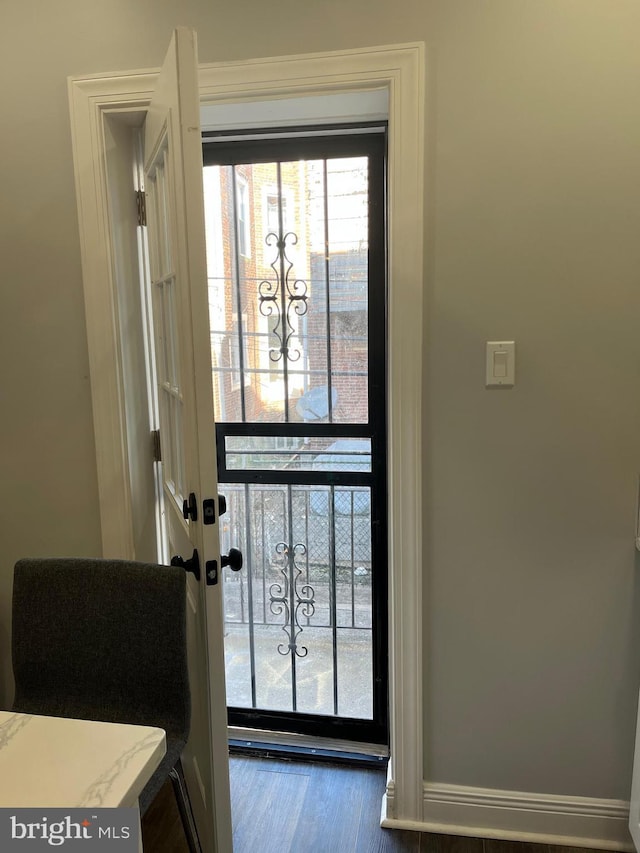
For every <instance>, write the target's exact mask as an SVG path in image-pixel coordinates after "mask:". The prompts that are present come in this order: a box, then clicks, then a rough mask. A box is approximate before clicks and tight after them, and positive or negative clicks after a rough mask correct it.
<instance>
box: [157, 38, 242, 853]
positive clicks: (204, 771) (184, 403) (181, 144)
mask: <svg viewBox="0 0 640 853" xmlns="http://www.w3.org/2000/svg"><path fill="white" fill-rule="evenodd" d="M199 110H200V105H199V99H198V81H197V54H196V36H195V33H194V32H192V31H190V30H188V29H185V28H180V29H177V30H176V31H175V33H174V35H173V38H172V41H171V44H170V46H169V50H168V52H167V56H166V58H165V61H164V65H163V67H162V70H161V73H160V76H159V78H158V82H157V86H156V89H155V93H154V95H153V98H152V101H151V104H150V107H149V111H148V114H147V119H146V123H145V143H144V174H145V192H146V200H147V201H146V207H147V218H148V238H149V254H150V259H149V260H150V286H151V289H152V305H153V326H154V337H155V355H156V373H157V393H158V407H159V412H160V442H161V447H162V466H161V468H162V488H163V497H164V519H165V528H166V535H167V539H168V543H169V549H170V553H171V555H172V562H174V563H175V564H178V565H185V571H186V572H187V622H188V641H189V669H190V672H189V675H190V682H191V697H192V713H191V735H190V738H189V743H188V746H187V748H186V750H185V752H184V754H183V766H184V772H185V778H186V782H187V787H188V789H189V795H190V798H191V802H192V806H193V811H194V817H195V821H196V825H197V830H198V835H199V837H200V843H201V846H202V849H203V851H205V853H216V851H219V853H227V851H229V850H231V849H232V842H231V807H230V798H229V767H228V753H227V729H226V707H225V681H224V655H223V632H222V604H221V586H220V585H218V584H217V583H216V581H217V572H218V566H219V565H220V545H219V537H218V516H219V504H218V500H217V497H218V496H217V478H216V447H215V425H214V414H213V399H212V390H211V363H210V359H209V358H207V357H206V353H207V352H210V344H209V323H208V301H207V278H206V258H205V237H204V214H203V198H202V149H201V139H200V118H199ZM196 353H198V357H197V358H196V355H195V354H196ZM203 356H204V357H203ZM180 561H182V562H180ZM158 654H162V649H158Z"/></svg>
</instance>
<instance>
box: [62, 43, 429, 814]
mask: <svg viewBox="0 0 640 853" xmlns="http://www.w3.org/2000/svg"><path fill="white" fill-rule="evenodd" d="M156 77H157V71H155V70H152V71H149V70H145V71H135V72H129V73H125V74H109V75H92V76H88V77H86V76H85V77H75V78H70V79H69V99H70V108H71V131H72V142H73V153H74V166H75V180H76V194H77V201H78V213H79V223H80V239H81V254H82V271H83V283H84V294H85V310H86V320H87V336H88V347H89V364H90V373H91V389H92V403H93V417H94V432H95V441H96V461H97V471H98V490H99V500H100V519H101V524H102V547H103V555H104V556H105V557H121V558H131V557H132V556H133V555H134V549H133V531H132V522H131V494H130V489H129V483H130V477H129V461H128V452H127V451H128V448H127V430H126V419H125V409H124V398H123V393H122V388H123V378H122V376H123V374H122V362H121V355H120V352H121V349H120V338H121V329H120V325H119V320H118V301H117V288H118V281H117V279H116V271H115V270H116V264H115V263H114V257H115V254H116V250H117V247H116V245H115V242H116V238H115V237H114V235H115V234H116V233H117V232H116V230H115V229H113V228H112V221H111V217H112V212H111V210H110V205H109V198H108V189H107V188H108V167H107V160H108V157H109V151H108V148H107V145H106V142H105V121H106V119H107V117H112V118H113V117H122V118H123V120H126V118H127V117H129V118H130V120H133V117H134V116H136V115H137V114H140V113H143V112H144V111H145V110H146V107H147V105H148V103H149V99H150V93H151V91H152V89H153V84H154V82H155V80H156ZM199 83H200V97H201V103H202V104H215V103H223V102H227V103H238V102H241V101H255V100H256V99H260V98H265V99H274V98H278V97H292V96H296V97H302V96H306V95H321V94H335V93H344V92H363V91H367V90H371V89H376V88H387V90H388V93H389V156H388V175H389V196H388V214H389V223H388V234H389V261H388V264H389V332H388V336H389V340H388V353H389V411H388V424H389V445H388V448H389V453H388V466H389V478H388V482H389V691H390V726H391V743H390V752H391V761H390V765H389V777H388V783H387V790H386V794H385V799H384V803H383V813H382V818H383V821H382V822H383V825H385V826H398V827H400V826H402V827H411V825H412V824H418V823H420V822H421V821H422V800H423V779H424V778H425V775H426V774H425V773H424V767H423V763H424V759H423V729H424V718H423V707H424V699H423V684H424V683H425V676H424V672H423V667H422V660H423V658H422V645H423V636H422V613H423V608H424V603H423V598H422V574H423V571H424V559H423V551H422V524H423V516H422V471H423V454H422V398H423V375H424V371H423V364H424V356H423V326H424V320H423V290H424V272H423V240H424V216H423V202H424V181H423V174H424V169H423V166H424V95H425V85H424V84H425V81H424V46H423V45H422V44H408V45H406V44H405V45H392V46H385V47H373V48H365V49H360V50H355V51H336V52H331V53H321V54H309V55H305V56H290V57H274V58H267V59H258V60H250V61H242V62H223V63H211V64H203V65H201V66H200V69H199Z"/></svg>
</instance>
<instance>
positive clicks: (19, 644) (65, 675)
mask: <svg viewBox="0 0 640 853" xmlns="http://www.w3.org/2000/svg"><path fill="white" fill-rule="evenodd" d="M185 583H186V582H185V574H184V570H183V569H180V568H175V567H169V566H157V565H152V564H146V563H134V562H128V561H122V560H98V559H78V558H64V559H63V558H61V559H53V558H51V559H25V560H20V561H19V562H18V563H17V564H16V566H15V570H14V583H13V629H12V656H13V671H14V676H15V682H16V692H15V700H14V705H13V709H14V710H15V711H20V712H23V713H31V714H45V715H49V716H55V717H61V716H64V717H73V718H76V719H87V720H104V721H108V722H115V723H133V724H139V725H146V726H158V727H160V728H162V729H164V730H165V732H166V734H167V753H166V756H165V757H164V759H163V761H162V763H161V764H160V766H159V767H158V769H157V770H156V772H155V773H154V775H153V776H152V778H151V779H150V780H149V782H148V784H147V785H146V787H145V789H144V790H143V792H142V794H141V796H140V813H141V814H144V813H145V811H146V810H147V808H148V807H149V805H150V804H151V802H152V801H153V799H154V797H155V795H156V794H157V793H158V791H159V790H160V788H161V787H162V785H163V784H164V782H165V781H166V779H167V777H168V776H169V778H171V781H172V783H173V787H174V791H175V794H176V800H177V803H178V807H179V809H180V815H181V817H182V822H183V825H184V828H185V833H186V836H187V841H188V843H189V847H190V849H191V850H198V849H199V846H198V842H197V835H196V833H195V828H194V824H193V818H192V814H191V808H190V805H189V801H188V797H187V796H186V789H185V788H184V782H183V776H182V768H181V765H180V755H181V753H182V750H183V748H184V745H185V743H186V741H187V737H188V735H189V721H190V711H191V706H190V694H189V680H188V673H187V649H186V609H185V608H186V586H185Z"/></svg>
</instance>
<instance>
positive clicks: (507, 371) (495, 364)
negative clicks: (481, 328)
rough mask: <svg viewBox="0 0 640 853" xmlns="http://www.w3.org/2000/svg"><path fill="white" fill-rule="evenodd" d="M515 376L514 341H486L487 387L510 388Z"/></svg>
mask: <svg viewBox="0 0 640 853" xmlns="http://www.w3.org/2000/svg"><path fill="white" fill-rule="evenodd" d="M515 376H516V345H515V343H514V341H487V377H486V384H487V385H503V386H505V387H507V388H508V387H511V386H512V385H514V384H515Z"/></svg>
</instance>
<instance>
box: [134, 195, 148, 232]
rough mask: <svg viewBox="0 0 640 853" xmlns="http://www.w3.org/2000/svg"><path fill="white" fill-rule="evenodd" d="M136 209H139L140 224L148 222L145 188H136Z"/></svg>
mask: <svg viewBox="0 0 640 853" xmlns="http://www.w3.org/2000/svg"><path fill="white" fill-rule="evenodd" d="M136 209H137V211H138V225H146V224H147V198H146V196H145V194H144V190H136Z"/></svg>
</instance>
